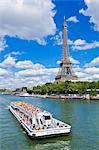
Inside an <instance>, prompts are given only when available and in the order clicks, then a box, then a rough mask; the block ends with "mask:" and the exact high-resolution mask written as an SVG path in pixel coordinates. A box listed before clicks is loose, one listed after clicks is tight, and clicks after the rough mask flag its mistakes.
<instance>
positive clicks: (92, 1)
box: [0, 0, 99, 88]
mask: <svg viewBox="0 0 99 150" xmlns="http://www.w3.org/2000/svg"><path fill="white" fill-rule="evenodd" d="M98 9H99V2H98V1H97V0H46V1H44V0H38V1H37V0H16V1H13V0H4V1H1V2H0V80H1V83H0V88H16V87H22V86H29V87H32V86H34V85H37V84H43V83H45V82H52V81H54V78H55V76H56V74H57V72H58V68H59V62H60V60H61V57H62V23H63V20H64V16H65V17H66V20H67V25H68V47H69V55H70V59H71V61H72V63H73V69H74V71H75V73H76V74H77V75H78V78H79V80H82V81H86V80H99V14H98V13H97V12H98Z"/></svg>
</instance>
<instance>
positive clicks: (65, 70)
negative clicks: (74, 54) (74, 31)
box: [55, 18, 78, 82]
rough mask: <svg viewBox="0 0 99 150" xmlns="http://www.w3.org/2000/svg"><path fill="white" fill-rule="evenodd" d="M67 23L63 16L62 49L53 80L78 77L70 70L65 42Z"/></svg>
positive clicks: (70, 64) (75, 78)
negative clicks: (60, 59) (57, 70)
mask: <svg viewBox="0 0 99 150" xmlns="http://www.w3.org/2000/svg"><path fill="white" fill-rule="evenodd" d="M67 39H68V37H67V24H66V19H65V18H64V22H63V49H62V53H63V54H62V61H61V63H60V69H59V72H58V74H57V76H56V78H55V82H59V81H66V80H77V79H78V77H77V76H76V75H75V74H74V71H73V70H72V62H71V60H70V58H69V53H68V52H69V51H68V43H67Z"/></svg>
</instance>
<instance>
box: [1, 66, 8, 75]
mask: <svg viewBox="0 0 99 150" xmlns="http://www.w3.org/2000/svg"><path fill="white" fill-rule="evenodd" d="M6 75H9V72H8V71H7V70H6V69H2V68H0V76H6Z"/></svg>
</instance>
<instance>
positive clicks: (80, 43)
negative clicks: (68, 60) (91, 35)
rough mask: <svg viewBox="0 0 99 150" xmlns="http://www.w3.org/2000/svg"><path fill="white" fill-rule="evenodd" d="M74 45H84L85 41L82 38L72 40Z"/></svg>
mask: <svg viewBox="0 0 99 150" xmlns="http://www.w3.org/2000/svg"><path fill="white" fill-rule="evenodd" d="M73 44H74V45H75V46H78V45H85V44H86V41H85V40H82V39H77V40H76V41H74V43H73Z"/></svg>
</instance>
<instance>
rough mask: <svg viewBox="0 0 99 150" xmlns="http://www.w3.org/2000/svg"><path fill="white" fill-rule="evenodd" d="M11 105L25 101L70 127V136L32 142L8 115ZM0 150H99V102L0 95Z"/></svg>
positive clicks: (9, 114) (10, 115)
mask: <svg viewBox="0 0 99 150" xmlns="http://www.w3.org/2000/svg"><path fill="white" fill-rule="evenodd" d="M11 101H26V102H28V103H31V104H33V105H36V106H38V107H40V108H42V109H45V110H47V111H49V112H51V113H52V114H53V115H54V117H56V118H57V119H60V120H62V121H64V122H66V123H68V124H70V125H71V126H72V133H71V134H70V135H69V136H61V137H57V138H50V139H42V140H32V139H30V138H29V137H28V136H27V134H26V133H25V131H24V130H23V129H22V127H21V126H20V124H19V123H18V121H17V120H16V119H15V118H14V116H13V115H12V114H11V113H10V112H9V110H8V105H9V104H10V102H11ZM0 150H99V101H78V100H67V101H66V100H53V99H42V98H24V97H16V96H11V95H0Z"/></svg>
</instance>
